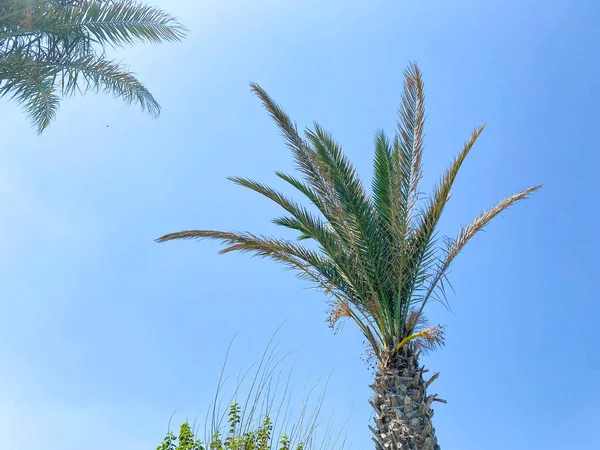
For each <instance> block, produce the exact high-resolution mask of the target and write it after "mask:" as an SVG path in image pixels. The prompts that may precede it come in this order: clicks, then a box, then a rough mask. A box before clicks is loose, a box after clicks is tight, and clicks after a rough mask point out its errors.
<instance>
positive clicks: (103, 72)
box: [0, 0, 186, 132]
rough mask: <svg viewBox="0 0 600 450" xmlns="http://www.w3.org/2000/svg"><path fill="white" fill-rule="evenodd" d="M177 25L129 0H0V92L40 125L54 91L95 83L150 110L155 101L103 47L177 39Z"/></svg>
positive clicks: (54, 105) (50, 110)
mask: <svg viewBox="0 0 600 450" xmlns="http://www.w3.org/2000/svg"><path fill="white" fill-rule="evenodd" d="M185 32H186V30H185V28H184V27H183V26H182V25H181V24H180V23H179V22H178V21H177V20H175V19H174V18H173V17H171V16H170V15H169V14H167V13H166V12H164V11H162V10H160V9H158V8H155V7H152V6H147V5H144V4H142V3H138V2H135V1H130V0H0V97H8V98H11V99H13V100H15V101H17V102H18V103H20V104H21V105H22V106H23V107H24V109H25V111H26V112H27V113H28V115H29V117H30V118H31V120H32V122H33V124H34V126H35V127H36V128H37V130H38V131H39V132H42V131H43V130H44V129H45V128H46V127H47V126H48V125H49V124H50V122H51V121H52V120H53V119H54V118H55V116H56V112H57V110H58V106H59V103H60V99H61V96H66V95H71V94H74V93H76V92H80V93H84V92H86V91H88V90H93V91H96V92H97V91H102V92H106V93H109V94H112V95H114V96H117V97H120V98H122V99H124V100H125V101H126V102H128V103H137V104H139V105H140V106H141V107H142V109H145V110H147V111H148V112H149V113H150V114H152V115H154V116H157V115H158V114H159V113H160V105H159V104H158V102H157V101H156V100H155V99H154V97H153V96H152V94H151V93H150V91H149V90H148V89H147V88H146V87H145V86H144V85H143V84H142V83H141V82H140V81H139V80H138V79H137V78H136V77H135V76H134V74H133V73H132V72H130V71H129V70H128V69H127V68H126V67H125V66H123V65H122V64H120V63H117V62H115V61H113V60H111V59H109V58H108V57H107V55H106V53H105V50H106V49H107V48H108V47H113V48H115V47H123V46H125V45H131V44H134V43H136V42H152V43H158V42H163V41H178V40H180V39H182V38H183V37H184V36H185Z"/></svg>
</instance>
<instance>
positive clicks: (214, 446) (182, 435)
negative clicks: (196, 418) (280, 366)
mask: <svg viewBox="0 0 600 450" xmlns="http://www.w3.org/2000/svg"><path fill="white" fill-rule="evenodd" d="M240 421H241V408H240V406H239V405H238V404H237V403H236V402H233V403H232V404H231V406H230V407H229V414H228V422H229V430H227V432H226V433H225V435H223V434H222V433H221V432H220V431H216V432H215V433H214V434H213V435H212V437H211V439H210V442H208V443H206V445H205V444H204V443H203V442H202V441H201V440H200V439H197V438H196V435H195V434H194V432H193V431H192V429H191V427H190V424H189V423H188V422H185V423H183V424H182V425H181V427H180V430H179V435H176V434H175V433H174V432H173V431H169V432H168V433H167V435H166V437H165V438H164V439H163V441H162V443H161V444H160V445H159V446H158V447H157V448H156V450H207V449H209V450H292V449H291V448H290V445H291V444H290V438H289V437H288V435H287V434H283V435H281V437H280V438H279V440H278V441H275V440H274V439H273V436H272V432H273V424H272V422H271V419H270V417H269V416H266V417H265V418H264V420H263V422H262V424H261V425H259V426H257V427H256V428H255V429H251V430H249V431H242V430H241V427H240ZM303 448H304V444H303V443H302V442H301V443H299V444H298V445H296V447H295V448H294V449H293V450H303Z"/></svg>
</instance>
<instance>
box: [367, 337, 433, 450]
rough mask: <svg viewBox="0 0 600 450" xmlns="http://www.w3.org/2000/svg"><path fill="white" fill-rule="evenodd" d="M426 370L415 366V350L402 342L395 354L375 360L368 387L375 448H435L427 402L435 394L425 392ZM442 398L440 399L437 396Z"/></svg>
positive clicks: (426, 384)
mask: <svg viewBox="0 0 600 450" xmlns="http://www.w3.org/2000/svg"><path fill="white" fill-rule="evenodd" d="M425 372H427V370H425V369H424V368H422V367H421V368H419V366H418V354H415V353H414V351H413V350H412V349H410V348H409V346H405V347H403V348H402V349H400V351H399V352H398V353H397V354H396V355H395V356H390V357H389V358H384V359H383V360H382V361H380V362H379V364H378V367H377V372H376V374H375V382H374V383H373V384H372V385H371V388H372V389H373V390H374V391H375V397H374V398H373V400H372V401H371V405H372V406H373V408H374V409H375V425H376V429H373V428H371V430H372V431H373V433H374V435H375V436H374V438H373V440H374V441H375V444H376V450H409V449H410V450H439V449H440V447H439V445H438V443H437V438H436V437H435V429H434V428H433V426H432V424H431V417H432V416H433V409H431V403H432V402H433V401H434V400H435V399H436V395H435V394H434V395H429V396H427V394H426V390H427V387H428V386H429V384H430V383H431V382H432V381H433V380H434V379H435V378H437V374H436V375H434V376H433V377H431V378H430V380H429V381H427V382H426V381H425V380H424V379H423V373H425ZM438 401H442V402H445V401H444V400H439V399H438Z"/></svg>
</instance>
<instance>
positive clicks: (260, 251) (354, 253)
mask: <svg viewBox="0 0 600 450" xmlns="http://www.w3.org/2000/svg"><path fill="white" fill-rule="evenodd" d="M404 75H405V81H404V92H403V98H402V103H401V106H400V109H399V119H398V124H397V130H396V132H395V134H394V136H393V137H392V138H389V137H388V136H387V135H386V134H385V133H384V132H383V131H378V132H377V133H376V135H375V152H374V175H373V182H372V192H371V193H370V194H369V193H367V190H366V189H365V186H364V185H363V183H362V182H361V180H360V179H359V177H358V176H357V173H356V170H355V168H354V166H353V165H352V164H351V162H350V161H349V160H348V158H347V157H346V156H345V155H344V153H343V152H342V149H341V147H340V145H339V144H338V143H337V142H336V141H335V140H334V139H333V137H332V136H331V135H330V134H329V133H328V132H327V131H325V129H324V128H323V127H322V126H321V125H319V124H315V125H314V127H313V128H312V129H306V130H305V131H304V134H303V135H301V134H300V132H299V131H298V129H297V128H296V126H295V125H294V124H293V123H292V121H291V120H290V118H289V117H288V116H287V115H286V113H285V112H284V110H283V109H282V108H281V107H280V106H278V105H277V104H276V103H275V102H274V101H273V100H272V99H271V98H270V97H269V96H268V95H267V93H266V92H265V91H264V90H263V89H262V88H261V87H259V86H258V85H256V84H253V85H252V90H253V91H254V93H256V95H258V97H259V98H260V99H261V100H262V103H263V104H264V106H265V108H266V109H267V111H268V112H269V114H270V115H271V117H272V118H273V119H274V120H275V122H276V123H277V125H278V127H279V128H280V130H281V132H282V134H283V136H284V137H285V140H286V142H287V146H288V147H289V149H290V150H291V151H292V153H293V156H294V159H295V162H296V165H297V169H298V171H299V174H300V177H297V176H293V175H290V174H285V173H279V172H278V173H277V176H278V177H279V178H281V179H282V180H283V181H285V182H286V183H288V184H289V185H291V186H292V187H294V188H295V189H296V190H297V191H299V192H300V193H301V194H302V195H303V196H304V197H305V198H306V199H307V200H308V202H309V203H310V205H311V206H310V207H306V206H303V205H302V204H300V203H298V202H296V201H295V200H293V199H291V198H289V197H288V196H286V195H284V194H282V193H281V192H279V191H277V190H275V189H273V188H271V187H269V186H267V185H265V184H262V183H260V182H257V181H253V180H250V179H247V178H239V177H234V178H231V180H232V181H233V182H234V183H236V184H238V185H240V186H243V187H245V188H248V189H251V190H253V191H255V192H257V193H259V194H261V195H263V196H265V197H267V198H268V199H270V200H272V201H273V202H275V203H277V204H278V205H279V206H281V208H282V209H283V210H284V211H285V213H286V214H285V215H283V216H282V217H279V218H276V219H275V220H274V222H275V223H276V224H278V225H281V226H283V227H286V228H291V229H293V230H296V231H297V232H298V233H299V242H297V241H290V240H285V239H279V238H273V237H265V236H262V235H257V234H252V233H234V232H227V231H213V230H191V231H181V232H177V233H172V234H167V235H165V236H163V237H161V238H159V239H158V241H159V242H165V241H170V240H174V239H213V240H218V241H221V242H222V243H224V244H225V247H224V248H223V249H222V250H221V253H228V252H233V251H239V252H249V253H253V254H255V255H259V256H263V257H267V258H271V259H273V260H275V261H277V262H279V263H282V264H284V265H286V266H288V267H290V268H292V269H294V270H296V271H297V272H298V274H299V275H300V276H301V277H303V278H306V279H308V280H309V281H311V282H312V283H314V285H315V286H316V287H317V288H319V289H320V290H322V291H323V292H324V293H325V294H326V295H327V296H328V298H329V299H330V301H331V304H332V311H331V315H330V322H331V324H332V325H335V323H336V322H338V321H339V320H340V319H344V318H350V319H351V320H353V321H354V322H355V323H356V324H357V325H358V327H359V328H360V330H361V331H362V333H363V334H364V336H365V338H366V340H367V341H368V343H369V344H370V347H371V350H372V352H373V355H374V357H375V358H376V361H377V368H376V372H375V381H374V383H373V386H372V387H373V389H374V391H375V396H374V398H373V399H372V401H371V404H372V405H373V407H374V409H375V425H376V427H375V428H373V431H374V440H375V442H376V447H377V449H378V450H383V449H387V450H391V449H415V450H417V449H418V450H434V449H437V448H439V446H438V443H437V438H436V435H435V430H434V428H433V426H432V422H431V417H432V415H433V410H432V408H431V405H432V402H434V401H436V400H437V401H443V400H442V399H439V398H437V396H436V395H427V393H426V390H427V388H428V387H429V385H430V384H431V382H432V381H433V380H435V378H436V377H437V375H434V376H433V377H431V378H429V380H427V381H426V380H425V379H424V377H423V374H424V373H425V372H426V370H425V369H424V368H423V367H421V366H420V365H419V356H420V355H421V353H422V352H423V351H429V350H433V349H435V348H436V347H438V346H440V345H441V344H442V343H443V329H442V328H441V327H431V326H428V325H427V320H426V317H425V311H426V309H427V306H428V305H429V304H430V303H431V302H432V301H434V300H437V301H441V302H445V292H444V286H445V280H446V276H447V273H448V269H449V268H450V266H451V264H452V263H453V262H454V259H455V258H456V256H457V255H458V254H459V253H460V252H461V250H462V249H463V248H464V247H465V245H466V244H467V243H468V242H469V241H470V240H471V239H472V238H473V236H475V234H477V233H478V232H479V231H481V230H482V229H483V228H484V227H485V226H486V225H487V224H488V223H489V222H490V221H491V220H492V219H493V218H494V217H496V216H497V215H498V214H499V213H501V212H502V211H504V210H505V209H507V208H508V207H510V206H511V205H513V204H515V203H516V202H518V201H520V200H522V199H524V198H526V197H527V196H529V195H530V194H531V193H532V192H534V191H535V190H536V189H538V188H539V187H540V186H534V187H531V188H528V189H525V190H523V191H521V192H519V193H518V194H515V195H512V196H510V197H508V198H506V199H504V200H502V201H501V202H500V203H498V204H497V205H496V206H494V207H493V208H491V209H489V210H487V211H484V212H482V213H481V214H480V215H479V216H477V217H476V218H475V219H474V220H473V221H472V222H471V223H470V224H468V225H466V226H464V227H462V228H461V229H460V231H459V232H458V235H457V236H456V237H455V238H445V239H440V238H439V237H438V236H437V234H436V229H437V226H438V223H439V220H440V217H441V216H442V213H443V211H444V209H445V207H446V204H447V203H448V200H449V198H450V194H451V190H452V185H453V183H454V181H455V179H456V176H457V174H458V171H459V169H460V168H461V166H462V164H463V162H464V161H465V158H466V157H467V155H468V154H469V152H470V151H471V149H472V148H473V145H474V144H475V141H476V140H477V138H478V137H479V135H480V134H481V132H482V131H483V126H480V127H478V128H476V129H475V130H474V132H473V133H472V135H471V137H470V138H469V140H468V141H467V142H466V143H465V144H464V146H463V148H462V149H461V151H460V152H459V153H458V155H457V156H456V157H455V158H454V160H453V161H452V163H451V164H450V167H449V168H448V169H447V170H446V172H445V173H444V174H443V175H442V177H441V179H440V181H439V183H438V184H437V185H436V187H435V188H434V189H433V192H432V193H431V194H430V195H429V196H427V197H423V195H421V192H420V190H419V181H420V180H421V176H422V157H423V127H424V122H425V112H424V94H423V81H422V76H421V72H420V70H419V68H418V67H417V66H416V65H414V64H413V65H411V66H410V67H409V68H408V69H407V70H406V71H405V74H404Z"/></svg>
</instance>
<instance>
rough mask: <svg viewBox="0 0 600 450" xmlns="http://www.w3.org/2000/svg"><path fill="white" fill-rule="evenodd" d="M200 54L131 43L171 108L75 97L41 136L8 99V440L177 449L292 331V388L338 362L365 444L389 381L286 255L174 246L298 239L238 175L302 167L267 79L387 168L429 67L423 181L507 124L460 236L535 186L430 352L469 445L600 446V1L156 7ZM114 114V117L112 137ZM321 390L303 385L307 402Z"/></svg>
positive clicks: (467, 204) (470, 272)
mask: <svg viewBox="0 0 600 450" xmlns="http://www.w3.org/2000/svg"><path fill="white" fill-rule="evenodd" d="M155 4H158V5H160V6H162V7H164V8H165V9H168V10H169V11H170V12H172V13H173V14H175V15H177V16H179V17H180V18H181V19H182V20H183V21H184V22H185V24H186V25H187V26H188V27H189V28H190V30H191V33H190V36H189V38H188V39H187V40H186V41H185V42H184V43H183V44H169V45H164V46H159V47H157V46H138V47H136V48H135V49H128V50H126V51H124V52H122V53H121V54H120V55H119V56H120V57H122V58H124V59H126V60H127V62H128V63H129V64H130V65H131V67H132V69H133V70H134V71H136V72H137V73H138V75H139V77H140V78H141V79H142V80H143V81H144V82H145V83H146V84H147V86H148V87H149V88H150V89H151V90H152V91H153V93H154V94H155V96H156V97H157V99H158V100H159V101H160V102H161V104H162V106H163V109H164V111H163V114H162V116H161V117H160V118H159V119H158V120H153V119H151V118H150V117H148V116H146V115H143V114H142V113H140V111H139V110H138V109H137V108H135V107H132V108H128V107H126V106H125V105H123V104H122V103H121V102H120V101H119V100H114V99H111V98H106V97H102V96H93V95H89V96H87V97H84V98H75V99H69V100H67V101H65V102H64V103H63V105H62V107H61V110H60V112H59V114H58V118H57V120H56V122H55V123H54V124H53V125H52V126H51V128H50V129H49V130H48V131H47V132H45V133H44V134H43V135H42V136H37V135H36V133H35V132H34V130H33V129H32V128H30V126H29V124H28V123H27V120H26V118H25V116H24V115H23V114H22V113H21V112H20V111H19V108H18V107H17V106H16V105H14V104H12V103H8V102H7V101H5V100H3V101H2V102H1V103H0V117H1V120H2V124H3V127H2V146H1V148H0V204H2V208H1V209H0V235H1V236H2V239H0V281H1V282H0V302H1V306H2V314H0V367H1V368H2V370H0V435H1V436H3V438H2V442H3V445H5V446H6V448H10V449H11V450H29V449H30V448H44V449H47V450H54V449H61V450H71V449H73V450H74V449H80V448H86V449H89V450H96V449H102V450H104V449H106V448H113V449H121V448H122V449H127V450H138V449H139V450H142V449H151V448H155V447H156V445H158V442H159V441H160V439H161V438H162V436H163V434H164V431H165V430H166V428H167V422H168V420H169V417H170V415H171V413H173V411H175V410H178V412H177V414H176V415H175V419H174V420H175V421H181V420H184V419H185V418H186V417H193V415H195V414H197V413H199V414H203V413H204V411H206V408H207V405H208V404H209V403H210V401H211V398H212V395H213V393H214V386H215V383H216V380H217V377H218V374H219V371H220V368H221V362H222V361H223V358H224V354H225V351H226V348H227V346H228V344H229V342H230V341H231V339H232V338H233V336H234V335H235V334H236V333H237V337H236V341H235V342H234V345H233V354H232V360H231V361H230V363H229V370H230V373H231V374H234V375H235V374H237V372H238V371H239V370H240V369H242V368H244V367H248V366H249V365H250V364H251V363H253V362H255V361H256V360H257V359H258V358H259V357H260V355H261V352H262V350H263V348H264V346H265V345H266V343H267V341H268V339H269V338H270V336H271V335H272V333H273V332H274V331H275V329H276V328H277V327H278V326H279V325H281V324H282V323H283V322H284V321H285V320H286V319H287V322H286V323H285V325H284V326H283V328H282V330H281V331H280V332H279V334H278V335H277V340H278V341H279V342H280V348H281V349H282V351H283V352H292V351H293V352H294V353H293V356H292V357H291V360H292V361H294V363H295V366H294V367H295V369H294V370H293V375H292V382H293V384H294V385H295V386H297V387H298V388H299V389H300V388H302V386H303V385H304V384H305V382H306V380H307V379H315V380H316V379H318V378H319V377H320V376H328V375H329V373H331V372H332V371H333V372H332V374H331V379H330V383H329V389H328V392H327V396H326V401H325V411H326V413H327V414H328V413H331V412H332V411H333V414H335V417H337V418H338V419H339V421H340V422H343V421H344V420H346V419H347V418H348V420H349V422H348V424H349V432H348V438H349V440H350V441H351V443H352V444H353V448H363V447H364V448H368V447H367V446H369V445H370V443H369V434H368V430H367V421H368V420H369V417H370V407H369V405H368V404H367V399H368V397H369V395H370V390H369V389H368V387H367V386H368V383H369V379H370V374H369V371H368V370H367V368H366V367H365V365H364V363H363V362H362V361H361V360H360V359H359V356H360V355H361V352H362V350H363V346H362V344H361V338H360V336H359V334H358V333H357V332H356V330H355V329H354V328H353V327H352V325H351V324H348V325H347V326H345V328H344V329H343V330H342V332H341V333H339V334H338V335H334V334H333V333H332V332H331V330H329V329H328V328H327V326H326V324H325V305H324V303H323V298H322V297H321V296H320V295H319V294H318V293H316V292H313V291H311V290H309V289H306V286H305V285H304V284H303V283H302V282H301V281H298V280H297V279H295V277H294V276H293V275H292V274H291V273H289V272H286V271H284V270H282V269H281V268H280V267H278V266H275V265H274V264H272V263H270V262H269V261H262V260H258V259H251V258H250V257H249V256H246V255H228V256H218V255H217V250H218V247H217V245H214V244H211V243H193V242H181V243H170V244H166V245H157V244H154V243H153V239H154V238H156V237H158V236H159V235H161V234H164V233H167V232H170V231H176V230H179V229H183V228H204V227H206V228H217V229H235V230H249V231H265V232H270V231H276V230H275V228H274V226H273V225H271V224H270V222H269V220H270V219H271V218H272V217H273V216H274V215H275V214H277V209H276V208H275V207H274V206H272V205H271V204H269V203H268V202H267V201H263V200H262V199H261V198H259V197H258V196H256V195H252V193H251V192H245V191H244V190H243V189H241V188H237V187H236V186H233V185H232V184H231V183H229V182H227V180H226V179H225V178H226V176H229V175H244V176H249V177H252V178H256V179H259V180H262V181H266V182H273V183H274V184H275V185H278V186H280V185H279V184H278V183H277V181H276V178H275V176H274V174H273V172H274V171H275V170H290V169H291V168H292V161H291V157H290V155H289V154H288V152H287V151H286V149H285V147H284V145H283V142H282V140H281V139H280V137H279V135H278V132H277V130H276V129H275V127H274V126H273V124H271V123H270V120H269V118H268V117H267V115H266V113H265V112H264V111H263V110H262V109H261V107H260V104H259V102H258V101H257V99H256V98H254V97H253V96H252V95H251V94H250V92H249V88H248V82H249V81H257V82H259V83H260V84H261V85H262V86H263V87H264V88H265V89H266V90H267V91H268V92H269V93H270V94H271V95H272V96H273V97H274V98H275V99H276V100H277V101H278V102H280V103H282V104H283V105H284V106H285V107H286V109H287V111H288V112H289V113H290V115H291V116H292V117H293V118H294V119H295V120H296V121H297V122H298V123H299V125H301V126H305V125H310V124H311V122H312V121H313V120H318V121H319V122H320V123H322V124H323V125H324V126H326V127H327V128H328V129H329V130H330V131H331V132H332V133H333V134H334V135H335V136H336V138H337V139H338V140H339V141H340V142H341V143H342V145H343V146H344V149H345V151H346V153H347V154H348V155H349V156H350V157H351V158H352V160H353V161H355V163H356V165H357V166H358V169H359V172H360V173H361V174H362V175H364V177H365V179H367V180H368V179H369V177H370V173H371V156H372V139H373V134H374V132H375V130H376V129H377V128H380V127H382V128H385V129H386V130H388V131H390V132H391V131H392V130H393V126H394V122H395V111H396V107H397V105H398V101H399V97H400V92H401V75H402V70H403V69H404V67H405V66H406V64H407V63H408V62H409V61H413V60H414V61H416V62H418V64H419V65H420V66H421V69H422V70H423V72H424V75H425V85H426V95H427V109H428V118H427V126H426V133H427V138H426V152H427V153H426V156H425V161H424V162H425V170H426V176H425V179H424V185H423V186H424V187H429V186H431V185H432V184H433V183H434V182H435V180H436V179H437V176H438V175H439V174H440V173H441V171H442V170H443V169H444V168H445V167H446V165H447V164H448V163H449V161H450V160H451V158H452V157H453V155H454V154H455V152H457V151H458V149H459V148H460V146H461V144H462V142H463V141H464V140H465V139H466V138H467V137H468V136H469V134H470V132H471V130H472V129H473V127H474V126H476V125H478V124H479V123H481V122H484V121H485V122H487V125H488V126H487V128H486V130H485V132H484V134H483V135H482V137H481V138H480V140H479V142H478V144H477V146H476V148H475V150H474V151H473V152H472V154H471V155H470V157H469V160H468V161H467V163H466V164H465V166H464V168H463V171H462V173H461V174H460V176H459V179H458V181H457V183H456V188H455V190H454V195H453V198H452V201H451V203H450V206H449V208H448V209H447V213H446V217H445V218H444V222H443V224H442V231H443V232H447V233H449V234H454V233H455V232H456V230H457V228H458V227H459V225H460V224H462V223H464V222H467V221H468V220H470V219H471V218H473V217H474V216H475V215H476V214H477V213H478V212H479V211H480V210H481V209H483V208H486V207H489V206H491V205H493V204H494V203H495V202H496V201H497V200H500V199H501V198H502V197H503V196H506V195H508V194H510V193H514V192H517V191H518V190H521V189H522V188H525V187H527V186H529V185H533V184H538V183H543V184H544V185H545V187H544V189H543V190H542V191H540V192H539V193H537V194H536V195H535V196H534V197H533V198H532V199H530V200H527V201H526V202H524V203H522V204H520V205H518V206H516V207H514V208H513V209H512V210H510V211H508V212H506V213H504V214H502V215H501V216H500V217H499V218H497V219H496V221H495V222H494V223H493V224H492V225H491V226H490V227H489V228H488V229H487V232H486V233H483V234H481V235H480V236H478V237H477V239H475V240H474V241H473V243H472V244H471V245H470V246H469V247H468V248H467V249H466V251H465V252H464V254H463V255H462V256H461V257H460V259H459V260H457V263H456V265H455V266H454V268H453V273H452V275H451V277H452V278H451V279H452V282H453V286H454V289H455V291H456V294H455V295H451V296H450V302H451V305H452V312H451V313H450V312H447V311H445V310H444V309H442V308H441V307H439V306H433V307H432V309H431V310H430V315H431V317H432V320H433V321H434V322H435V323H441V324H444V325H447V346H446V347H445V348H443V349H442V350H441V351H439V352H438V353H436V354H435V355H433V356H430V357H428V358H426V360H425V363H426V364H427V366H428V367H429V368H430V369H431V371H432V372H437V371H439V372H441V376H440V378H439V379H438V381H436V382H435V384H434V385H433V386H432V388H433V390H434V392H437V393H438V394H439V395H440V396H441V397H443V398H446V399H447V400H448V405H440V406H438V407H436V415H435V418H434V421H435V426H436V429H437V434H438V438H439V440H440V443H441V445H442V446H443V448H444V449H446V450H453V449H461V450H470V449H472V450H479V449H481V448H485V449H487V450H499V449H503V450H504V449H506V448H511V449H513V450H520V449H523V450H525V449H531V448H544V449H547V450H554V449H557V450H558V449H563V448H578V447H587V448H592V447H594V444H596V446H599V447H600V438H599V437H598V435H597V430H598V427H599V426H600V412H599V409H598V402H599V401H600V387H598V383H596V382H595V380H597V379H599V378H600V356H599V355H600V352H598V345H599V344H600V341H599V339H598V335H597V324H596V318H597V317H598V313H600V306H599V304H598V298H599V297H600V296H599V294H600V292H599V291H600V289H599V286H598V284H599V283H598V264H597V260H596V257H597V256H596V255H597V253H598V249H599V247H600V246H599V240H598V236H597V233H596V227H597V221H598V214H597V207H598V204H599V203H598V194H599V190H598V187H597V185H596V181H595V180H596V179H597V167H598V166H599V164H600V157H599V156H598V151H597V147H598V143H597V142H598V141H597V138H596V134H597V133H596V132H595V131H594V127H595V126H597V122H598V119H599V118H600V117H599V114H598V106H597V105H598V104H599V103H600V91H599V81H598V80H599V79H600V78H599V77H600V62H599V61H600V47H599V45H598V43H599V42H600V29H599V28H598V27H597V24H598V21H599V20H600V5H598V3H597V2H596V1H595V0H587V1H586V0H572V1H548V2H543V3H541V2H537V1H533V0H505V1H503V2H479V1H475V0H463V1H460V2H446V1H427V0H425V1H419V2H407V1H380V0H373V1H369V2H364V1H362V2H359V1H344V2H340V1H330V2H319V1H316V0H307V1H301V2H281V1H275V0H271V1H253V2H249V1H239V2H231V1H216V0H215V1H191V0H185V1H183V0H182V1H178V2H173V1H167V0H162V1H160V2H159V1H156V2H155ZM107 125H108V127H107ZM296 393H298V392H296Z"/></svg>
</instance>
